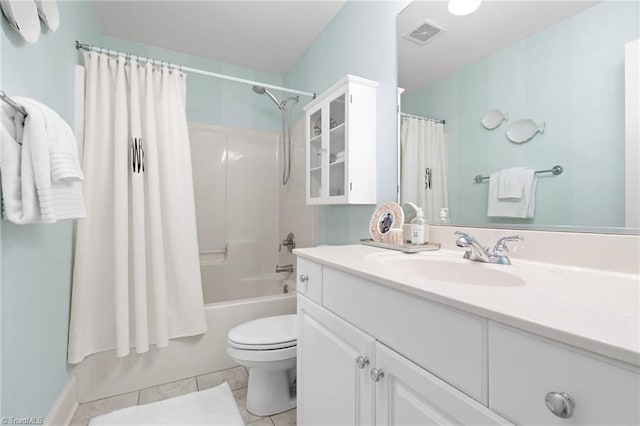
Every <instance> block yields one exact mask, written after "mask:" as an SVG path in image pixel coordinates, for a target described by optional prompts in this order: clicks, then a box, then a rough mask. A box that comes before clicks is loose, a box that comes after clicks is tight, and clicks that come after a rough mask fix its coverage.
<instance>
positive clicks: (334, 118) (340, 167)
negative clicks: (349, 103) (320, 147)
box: [328, 93, 347, 197]
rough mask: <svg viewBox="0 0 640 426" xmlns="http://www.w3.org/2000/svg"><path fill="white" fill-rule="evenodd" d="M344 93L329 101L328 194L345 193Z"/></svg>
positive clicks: (339, 195)
mask: <svg viewBox="0 0 640 426" xmlns="http://www.w3.org/2000/svg"><path fill="white" fill-rule="evenodd" d="M346 98H347V95H346V93H342V94H341V95H340V96H338V97H337V98H335V99H334V100H333V101H331V102H330V103H329V126H328V127H329V148H328V151H329V196H330V197H342V196H344V195H345V194H346V169H345V157H346V143H345V140H346V138H345V127H346V124H345V121H346Z"/></svg>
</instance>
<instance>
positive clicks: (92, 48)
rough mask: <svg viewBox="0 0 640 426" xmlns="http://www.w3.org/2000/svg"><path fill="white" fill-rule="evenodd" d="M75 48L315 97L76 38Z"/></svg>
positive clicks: (309, 93) (298, 91)
mask: <svg viewBox="0 0 640 426" xmlns="http://www.w3.org/2000/svg"><path fill="white" fill-rule="evenodd" d="M76 49H78V50H87V51H93V52H98V53H104V54H105V55H109V56H116V57H117V56H124V57H125V58H127V59H135V60H136V61H143V62H150V63H151V64H157V65H160V66H162V65H166V66H168V67H169V68H174V69H179V70H180V71H186V72H190V73H193V74H200V75H206V76H207V77H214V78H220V79H223V80H230V81H235V82H237V83H244V84H250V85H252V86H261V87H264V88H267V89H273V90H280V91H282V92H287V93H295V94H297V95H303V96H309V97H311V98H313V99H315V98H316V94H315V93H311V92H303V91H302V90H295V89H288V88H286V87H281V86H274V85H273V84H266V83H261V82H259V81H253V80H246V79H244V78H238V77H233V76H231V75H225V74H218V73H215V72H210V71H204V70H199V69H197V68H190V67H185V66H183V65H179V64H174V63H171V62H167V61H160V60H157V59H150V58H145V57H144V56H138V55H132V54H130V53H125V52H120V51H118V50H110V49H105V48H104V47H98V46H94V45H91V44H85V43H80V42H79V41H77V40H76Z"/></svg>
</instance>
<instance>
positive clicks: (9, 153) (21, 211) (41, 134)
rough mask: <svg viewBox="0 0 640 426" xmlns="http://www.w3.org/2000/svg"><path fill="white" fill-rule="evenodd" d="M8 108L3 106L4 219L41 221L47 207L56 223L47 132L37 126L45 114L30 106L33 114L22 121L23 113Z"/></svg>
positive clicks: (49, 216)
mask: <svg viewBox="0 0 640 426" xmlns="http://www.w3.org/2000/svg"><path fill="white" fill-rule="evenodd" d="M23 106H24V105H23ZM24 107H25V109H27V112H29V109H28V108H27V107H26V106H24ZM8 108H10V107H5V106H3V114H2V127H3V133H2V188H3V213H4V215H5V218H6V219H8V220H10V221H11V222H14V223H17V224H29V223H41V222H43V218H42V211H43V209H44V211H45V214H47V221H48V222H55V219H54V218H53V201H52V199H51V178H50V172H49V160H48V157H49V152H48V147H47V145H46V132H45V129H44V126H38V125H37V123H43V119H42V115H41V114H40V112H39V111H38V110H36V109H33V108H31V109H32V111H30V112H32V113H33V117H30V118H29V119H24V121H23V118H24V117H23V116H22V114H19V113H17V112H16V111H15V110H13V109H12V108H11V109H8ZM23 126H24V128H23ZM27 128H28V129H29V130H27ZM20 135H22V139H20V137H19V136H20ZM20 143H22V145H20ZM34 150H35V153H34ZM36 169H37V170H38V174H37V176H36V172H35V170H36ZM36 180H37V183H36Z"/></svg>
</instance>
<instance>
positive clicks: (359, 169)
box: [304, 75, 378, 204]
mask: <svg viewBox="0 0 640 426" xmlns="http://www.w3.org/2000/svg"><path fill="white" fill-rule="evenodd" d="M377 87H378V83H377V82H375V81H372V80H366V79H363V78H359V77H355V76H352V75H347V76H346V77H345V78H343V79H342V80H340V81H338V82H337V83H336V84H334V85H333V86H331V87H330V88H329V89H327V90H326V91H325V92H324V93H322V94H321V95H320V96H318V97H317V98H316V99H314V100H313V101H312V102H310V103H309V104H308V105H306V106H305V108H304V110H305V112H306V163H307V164H306V170H307V179H306V194H307V204H375V203H376V95H377Z"/></svg>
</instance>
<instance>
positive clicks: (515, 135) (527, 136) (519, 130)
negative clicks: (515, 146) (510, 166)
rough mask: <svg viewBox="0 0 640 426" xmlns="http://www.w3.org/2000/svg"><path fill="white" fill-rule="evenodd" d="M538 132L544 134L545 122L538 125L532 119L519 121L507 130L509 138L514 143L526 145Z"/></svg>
mask: <svg viewBox="0 0 640 426" xmlns="http://www.w3.org/2000/svg"><path fill="white" fill-rule="evenodd" d="M538 132H540V133H544V122H542V124H536V123H535V121H533V120H531V119H527V120H518V121H516V122H515V123H513V124H512V125H511V126H509V128H508V129H507V138H508V139H509V140H510V141H511V142H513V143H525V142H527V141H529V140H531V139H533V137H534V136H535V135H536V134H537V133H538Z"/></svg>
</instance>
